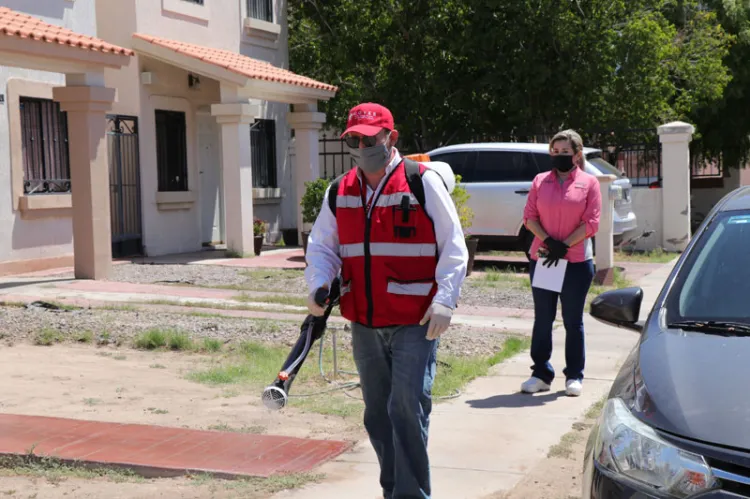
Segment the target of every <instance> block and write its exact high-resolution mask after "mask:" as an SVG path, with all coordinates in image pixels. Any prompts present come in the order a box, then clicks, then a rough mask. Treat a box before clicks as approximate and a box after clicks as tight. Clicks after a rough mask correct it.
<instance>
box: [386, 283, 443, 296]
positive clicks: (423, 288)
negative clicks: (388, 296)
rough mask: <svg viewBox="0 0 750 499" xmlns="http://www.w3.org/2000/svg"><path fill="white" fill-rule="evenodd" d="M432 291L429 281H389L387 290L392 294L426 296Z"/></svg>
mask: <svg viewBox="0 0 750 499" xmlns="http://www.w3.org/2000/svg"><path fill="white" fill-rule="evenodd" d="M430 291H432V283H431V282H408V283H406V282H393V281H391V282H389V283H388V292H389V293H393V294H394V295H410V296H427V295H429V294H430Z"/></svg>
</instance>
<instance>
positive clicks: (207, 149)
mask: <svg viewBox="0 0 750 499" xmlns="http://www.w3.org/2000/svg"><path fill="white" fill-rule="evenodd" d="M197 121H198V149H199V153H198V161H199V165H200V178H201V187H200V189H201V192H200V206H201V242H202V243H203V245H204V246H209V245H212V244H218V243H222V242H224V199H223V189H222V188H221V182H222V180H221V144H220V142H219V138H220V136H219V125H218V124H217V123H216V118H214V117H213V116H211V115H210V114H205V113H198V119H197Z"/></svg>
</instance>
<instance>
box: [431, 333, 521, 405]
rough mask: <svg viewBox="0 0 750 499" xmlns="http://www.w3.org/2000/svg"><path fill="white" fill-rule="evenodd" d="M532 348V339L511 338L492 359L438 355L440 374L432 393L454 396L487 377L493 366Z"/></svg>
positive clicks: (436, 378) (441, 395) (440, 395)
mask: <svg viewBox="0 0 750 499" xmlns="http://www.w3.org/2000/svg"><path fill="white" fill-rule="evenodd" d="M530 346H531V339H530V338H527V337H516V336H510V337H508V338H506V340H505V343H504V344H503V348H502V349H501V350H500V351H499V352H498V353H496V354H495V355H492V356H491V357H483V356H480V357H455V356H445V357H441V356H440V355H438V369H437V370H438V372H437V375H436V376H435V384H434V386H433V389H432V393H433V395H434V396H435V397H446V396H451V395H454V394H455V393H456V392H457V391H458V390H460V389H461V388H463V387H464V386H465V385H466V384H468V383H469V382H471V381H472V380H474V379H476V378H479V377H482V376H486V375H487V373H488V371H489V370H490V368H491V367H492V366H494V365H496V364H499V363H501V362H503V361H505V360H507V359H509V358H510V357H513V356H514V355H516V354H518V353H521V352H522V351H524V350H527V349H528V348H529V347H530Z"/></svg>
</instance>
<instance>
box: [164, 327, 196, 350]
mask: <svg viewBox="0 0 750 499" xmlns="http://www.w3.org/2000/svg"><path fill="white" fill-rule="evenodd" d="M167 346H168V347H169V349H170V350H175V351H180V352H187V351H190V350H194V349H195V344H194V343H193V340H192V339H191V338H190V336H189V335H188V334H187V333H183V332H180V331H170V332H169V334H168V335H167Z"/></svg>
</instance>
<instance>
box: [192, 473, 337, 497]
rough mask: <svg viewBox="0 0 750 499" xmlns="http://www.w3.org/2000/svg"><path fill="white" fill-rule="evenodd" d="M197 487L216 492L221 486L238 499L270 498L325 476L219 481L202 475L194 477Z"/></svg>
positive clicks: (284, 476)
mask: <svg viewBox="0 0 750 499" xmlns="http://www.w3.org/2000/svg"><path fill="white" fill-rule="evenodd" d="M190 478H192V480H193V482H192V483H193V485H195V486H196V487H205V486H208V487H210V488H211V489H213V490H216V489H217V488H218V487H219V486H221V487H222V488H223V489H224V490H227V491H232V492H236V493H237V494H238V495H237V497H258V496H259V494H263V497H270V496H271V495H272V494H276V493H278V492H282V491H284V490H291V489H297V488H300V487H303V486H305V485H308V484H311V483H320V482H321V481H322V480H323V479H324V478H325V474H322V473H286V474H279V475H274V476H271V477H269V478H256V477H250V478H240V479H237V480H218V479H216V478H214V477H212V476H210V475H207V474H204V473H201V474H197V475H194V476H192V477H190Z"/></svg>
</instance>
